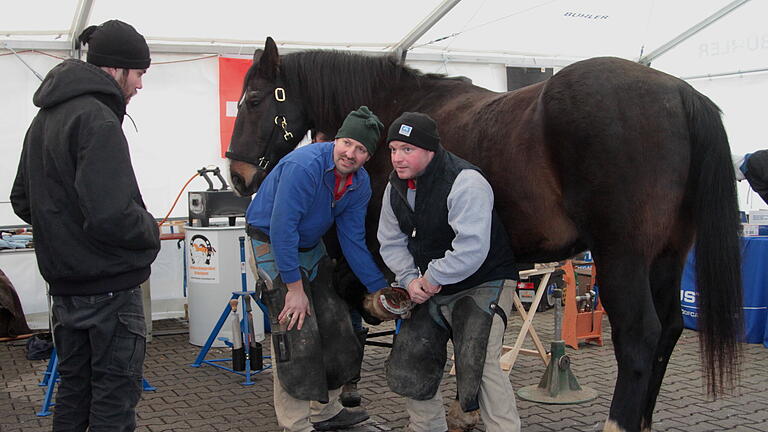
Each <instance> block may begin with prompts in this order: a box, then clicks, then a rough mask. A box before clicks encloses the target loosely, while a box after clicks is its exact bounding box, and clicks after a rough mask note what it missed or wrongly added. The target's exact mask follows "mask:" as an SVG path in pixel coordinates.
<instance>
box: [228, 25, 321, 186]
mask: <svg viewBox="0 0 768 432" xmlns="http://www.w3.org/2000/svg"><path fill="white" fill-rule="evenodd" d="M289 84H290V83H288V82H286V80H285V74H284V73H283V72H282V71H281V69H280V55H279V54H278V52H277V45H275V41H274V40H272V38H271V37H269V38H267V41H266V43H265V44H264V50H263V51H262V50H257V51H256V52H255V53H254V55H253V65H252V66H251V68H250V69H249V70H248V73H247V74H246V76H245V82H244V83H243V94H242V97H241V98H240V102H239V104H238V110H237V119H236V120H235V128H234V131H233V132H232V139H231V141H230V144H229V151H228V152H227V158H228V159H229V160H230V166H229V172H230V176H231V179H230V180H231V183H232V186H233V187H234V188H235V190H236V191H237V192H238V193H239V194H241V195H251V194H252V193H254V192H255V191H256V189H258V187H259V185H260V184H261V182H262V181H263V180H264V178H265V177H266V176H267V174H268V173H269V171H270V170H272V168H273V167H274V166H275V164H277V162H278V161H279V160H280V159H281V158H282V157H283V156H285V155H286V154H288V152H290V151H291V150H293V149H294V148H295V147H296V145H298V143H299V141H301V139H302V137H303V136H304V134H306V132H307V130H308V129H309V126H310V125H309V120H308V118H307V115H306V111H305V109H304V107H303V104H302V101H301V100H300V97H299V92H298V89H297V87H298V86H297V85H295V84H294V85H293V87H291V86H290V85H289Z"/></svg>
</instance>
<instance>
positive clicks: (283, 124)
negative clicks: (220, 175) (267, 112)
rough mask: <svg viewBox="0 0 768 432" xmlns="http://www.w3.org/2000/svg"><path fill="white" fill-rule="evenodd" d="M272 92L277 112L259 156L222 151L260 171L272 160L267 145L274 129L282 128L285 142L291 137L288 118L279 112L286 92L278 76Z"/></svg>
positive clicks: (228, 156) (265, 168)
mask: <svg viewBox="0 0 768 432" xmlns="http://www.w3.org/2000/svg"><path fill="white" fill-rule="evenodd" d="M244 93H245V92H244ZM273 94H274V97H275V102H276V104H277V107H278V113H277V115H276V116H275V127H274V128H273V129H272V133H271V134H270V135H269V141H268V142H267V147H266V148H265V149H264V152H263V153H262V156H261V157H259V158H258V159H253V158H251V157H248V156H244V155H241V154H238V153H235V152H233V151H227V152H226V153H224V155H225V156H226V157H227V158H229V159H232V160H236V161H241V162H247V163H249V164H251V165H254V166H255V167H256V168H258V169H260V170H262V171H267V170H268V169H269V167H270V165H272V161H271V160H269V158H268V157H267V153H268V150H269V145H270V143H272V138H273V137H274V134H275V131H279V130H280V129H282V133H283V140H285V141H286V142H288V141H290V140H291V139H293V132H291V131H290V130H288V120H287V119H286V118H285V116H284V115H281V114H280V109H279V108H280V105H279V104H281V103H282V102H285V100H286V93H285V86H284V85H283V84H282V80H280V79H279V78H278V79H277V87H275V90H274V92H273ZM241 100H244V98H241Z"/></svg>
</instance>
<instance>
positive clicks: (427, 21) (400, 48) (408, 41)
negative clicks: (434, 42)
mask: <svg viewBox="0 0 768 432" xmlns="http://www.w3.org/2000/svg"><path fill="white" fill-rule="evenodd" d="M460 1H461V0H443V2H442V3H440V4H439V5H438V6H437V7H436V8H435V9H434V10H433V11H432V13H430V14H429V15H428V16H427V17H426V18H424V19H423V20H422V21H421V22H420V23H419V25H417V26H416V27H414V28H413V29H412V30H411V31H410V32H408V34H407V35H405V37H404V38H402V39H400V42H398V43H397V44H396V45H395V46H394V47H393V48H392V52H393V53H394V54H395V55H396V56H397V58H398V59H399V60H400V62H401V63H402V62H405V56H406V54H407V53H408V48H410V47H411V45H413V44H414V43H416V41H417V40H419V38H421V37H422V36H424V33H426V32H428V31H429V29H431V28H432V26H434V25H435V24H436V23H437V22H438V21H440V19H442V18H443V17H444V16H445V14H447V13H448V12H449V11H450V10H451V9H453V7H454V6H456V5H457V4H459V2H460Z"/></svg>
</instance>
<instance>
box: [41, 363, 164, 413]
mask: <svg viewBox="0 0 768 432" xmlns="http://www.w3.org/2000/svg"><path fill="white" fill-rule="evenodd" d="M141 381H142V383H141V385H142V390H144V391H155V390H157V388H156V387H153V386H151V385H150V384H149V381H147V379H146V378H142V379H141ZM58 382H59V356H58V355H56V348H54V349H53V350H52V351H51V358H50V359H48V367H47V368H46V369H45V372H43V379H42V380H41V381H40V384H38V386H40V387H45V397H43V406H42V407H40V411H38V412H37V413H36V414H37V416H38V417H46V416H49V415H51V414H53V412H52V411H51V407H52V406H55V405H56V404H55V403H53V393H54V392H55V391H56V383H58Z"/></svg>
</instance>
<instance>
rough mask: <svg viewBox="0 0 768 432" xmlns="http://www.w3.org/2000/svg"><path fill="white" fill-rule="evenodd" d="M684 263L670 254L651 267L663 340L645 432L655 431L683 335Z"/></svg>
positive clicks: (655, 364) (647, 406)
mask: <svg viewBox="0 0 768 432" xmlns="http://www.w3.org/2000/svg"><path fill="white" fill-rule="evenodd" d="M684 259H685V254H684V253H682V252H680V251H677V250H667V251H665V252H663V253H662V254H661V255H659V257H657V258H656V260H655V261H654V262H653V265H652V266H651V273H650V277H651V292H652V294H653V304H654V306H655V308H656V314H657V315H658V317H659V321H660V322H661V337H660V339H659V345H658V347H657V348H656V354H655V355H654V359H653V369H652V371H651V378H650V380H649V382H648V391H647V392H646V402H645V411H644V412H643V419H642V422H641V424H640V425H641V428H642V430H643V431H648V432H650V431H651V426H652V424H653V420H652V419H653V408H654V406H655V405H656V397H657V396H658V394H659V389H660V388H661V382H662V380H663V379H664V373H665V372H666V370H667V364H668V363H669V358H670V356H671V355H672V350H673V349H674V348H675V344H676V343H677V340H678V339H679V338H680V334H682V332H683V317H682V315H681V313H680V277H681V274H682V270H683V265H684V263H685V261H684Z"/></svg>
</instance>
